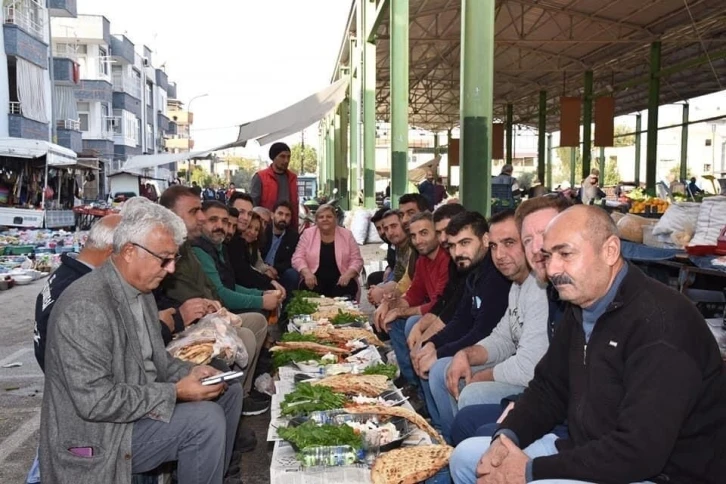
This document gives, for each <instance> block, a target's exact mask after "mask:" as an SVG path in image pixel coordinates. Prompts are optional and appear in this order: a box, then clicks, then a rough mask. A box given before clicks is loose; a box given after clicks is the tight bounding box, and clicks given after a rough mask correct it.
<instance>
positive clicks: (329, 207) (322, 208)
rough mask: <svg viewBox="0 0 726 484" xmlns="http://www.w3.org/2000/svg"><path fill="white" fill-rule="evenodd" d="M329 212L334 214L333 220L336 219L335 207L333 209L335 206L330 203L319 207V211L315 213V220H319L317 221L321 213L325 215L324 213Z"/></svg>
mask: <svg viewBox="0 0 726 484" xmlns="http://www.w3.org/2000/svg"><path fill="white" fill-rule="evenodd" d="M327 211H330V213H332V214H333V218H335V207H333V206H332V205H331V204H329V203H324V204H322V205H320V206H319V207H318V209H317V210H316V211H315V220H317V219H318V216H319V215H320V214H321V213H323V212H327Z"/></svg>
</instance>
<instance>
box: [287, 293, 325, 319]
mask: <svg viewBox="0 0 726 484" xmlns="http://www.w3.org/2000/svg"><path fill="white" fill-rule="evenodd" d="M302 292H303V291H296V292H294V293H293V294H294V295H293V296H292V299H290V302H289V303H287V308H286V311H287V315H288V316H289V317H292V316H299V315H302V314H313V313H314V312H315V311H317V310H318V305H317V304H315V303H313V302H310V301H308V300H307V299H305V298H306V297H311V296H305V295H301V293H302ZM312 294H314V293H312ZM316 296H317V295H316Z"/></svg>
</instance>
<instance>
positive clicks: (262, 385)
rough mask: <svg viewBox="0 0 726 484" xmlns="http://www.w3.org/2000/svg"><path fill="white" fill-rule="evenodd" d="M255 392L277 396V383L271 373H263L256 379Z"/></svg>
mask: <svg viewBox="0 0 726 484" xmlns="http://www.w3.org/2000/svg"><path fill="white" fill-rule="evenodd" d="M255 390H257V391H258V392H260V393H265V394H267V395H270V396H272V395H274V394H275V381H274V380H273V379H272V377H271V376H270V374H269V373H263V374H262V375H260V376H258V377H257V379H255Z"/></svg>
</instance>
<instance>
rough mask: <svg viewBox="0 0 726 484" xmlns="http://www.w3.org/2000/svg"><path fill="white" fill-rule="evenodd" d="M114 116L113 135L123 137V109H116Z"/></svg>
mask: <svg viewBox="0 0 726 484" xmlns="http://www.w3.org/2000/svg"><path fill="white" fill-rule="evenodd" d="M113 116H114V120H115V122H114V125H113V134H114V135H116V136H123V134H124V131H123V123H122V120H123V111H122V110H121V109H114V110H113Z"/></svg>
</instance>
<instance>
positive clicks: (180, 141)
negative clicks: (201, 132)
mask: <svg viewBox="0 0 726 484" xmlns="http://www.w3.org/2000/svg"><path fill="white" fill-rule="evenodd" d="M164 146H165V147H166V149H168V150H181V151H191V150H193V149H194V140H193V139H189V138H168V139H167V140H166V143H165V144H164Z"/></svg>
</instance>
